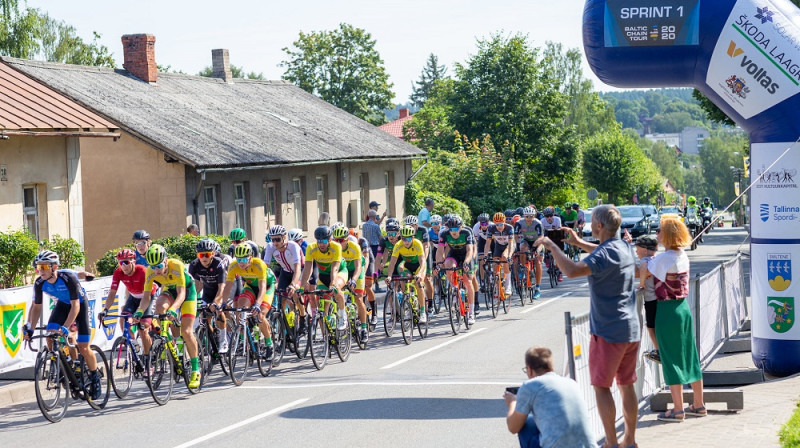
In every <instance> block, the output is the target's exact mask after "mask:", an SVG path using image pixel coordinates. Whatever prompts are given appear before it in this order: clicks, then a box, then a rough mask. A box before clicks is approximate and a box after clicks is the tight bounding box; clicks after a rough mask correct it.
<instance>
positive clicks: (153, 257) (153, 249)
mask: <svg viewBox="0 0 800 448" xmlns="http://www.w3.org/2000/svg"><path fill="white" fill-rule="evenodd" d="M144 259H145V261H147V264H149V265H150V266H155V265H157V264H161V263H163V262H164V260H166V259H167V250H166V249H164V246H162V245H160V244H153V245H152V246H150V249H147V253H146V254H144Z"/></svg>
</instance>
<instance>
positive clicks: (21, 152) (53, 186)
mask: <svg viewBox="0 0 800 448" xmlns="http://www.w3.org/2000/svg"><path fill="white" fill-rule="evenodd" d="M66 142H67V139H66V138H58V137H52V138H51V137H15V136H10V137H9V138H8V140H0V165H5V166H6V173H7V180H5V181H0V231H5V230H7V229H8V228H9V227H12V228H14V229H17V228H19V227H21V226H22V224H23V212H22V187H23V185H29V184H37V192H38V200H39V237H40V238H41V239H48V238H50V237H51V236H52V235H55V234H59V235H61V236H64V237H69V236H71V235H70V223H69V209H68V207H67V197H68V194H69V192H68V185H67V152H66V147H67V145H66Z"/></svg>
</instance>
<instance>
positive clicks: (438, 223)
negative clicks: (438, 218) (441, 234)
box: [431, 222, 442, 227]
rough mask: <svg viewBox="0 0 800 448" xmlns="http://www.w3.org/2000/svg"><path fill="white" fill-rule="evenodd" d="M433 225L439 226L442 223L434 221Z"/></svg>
mask: <svg viewBox="0 0 800 448" xmlns="http://www.w3.org/2000/svg"><path fill="white" fill-rule="evenodd" d="M431 225H432V226H437V227H438V226H440V225H442V223H440V222H432V223H431Z"/></svg>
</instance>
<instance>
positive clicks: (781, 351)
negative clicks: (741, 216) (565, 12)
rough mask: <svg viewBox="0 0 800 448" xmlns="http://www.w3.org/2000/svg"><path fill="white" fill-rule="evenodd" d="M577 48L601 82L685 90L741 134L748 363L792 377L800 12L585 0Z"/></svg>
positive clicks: (799, 193)
mask: <svg viewBox="0 0 800 448" xmlns="http://www.w3.org/2000/svg"><path fill="white" fill-rule="evenodd" d="M583 42H584V49H585V52H586V57H587V58H588V60H589V65H590V66H591V68H592V70H593V71H594V72H595V74H597V76H598V77H599V78H600V79H601V80H602V81H603V82H605V83H607V84H610V85H613V86H617V87H694V88H696V89H698V90H700V91H701V92H703V94H705V95H706V96H707V97H708V98H709V99H711V101H713V102H714V104H716V105H717V106H718V107H719V108H720V109H722V110H723V111H725V113H726V114H728V116H729V117H731V118H732V119H733V120H734V121H735V122H736V123H737V124H738V125H740V126H741V127H742V128H743V129H744V130H745V131H746V132H747V133H748V134H749V136H750V142H751V148H750V160H751V163H750V167H751V178H752V179H757V178H758V181H757V182H756V183H755V184H754V185H753V188H752V189H751V190H750V204H751V210H754V211H758V215H757V216H755V219H753V220H750V223H751V243H750V254H751V259H750V278H751V280H750V281H751V283H750V285H751V288H750V292H751V298H752V313H751V314H752V355H753V362H754V363H755V364H756V366H758V367H761V368H763V369H764V370H765V371H766V372H767V373H769V374H771V375H776V376H785V375H790V374H793V373H796V372H800V325H796V324H795V319H796V316H800V313H796V312H795V308H796V306H797V305H798V302H800V300H797V299H798V298H800V284H799V283H800V281H798V282H793V281H792V270H793V268H794V266H795V265H797V264H800V189H799V187H798V184H800V175H798V167H800V145H798V144H797V141H798V138H800V97H799V96H798V95H797V94H798V93H800V10H798V8H797V7H795V6H794V5H793V4H792V3H790V2H789V1H788V0H738V1H734V0H588V1H587V2H586V6H585V8H584V13H583ZM787 148H789V150H788V151H786V150H787ZM779 158H780V160H779V161H778V162H777V163H775V164H774V166H772V168H771V169H767V168H768V167H770V166H771V165H773V162H775V161H776V160H778V159H779ZM765 171H767V172H766V173H765ZM762 173H763V174H764V175H763V176H761V174H762Z"/></svg>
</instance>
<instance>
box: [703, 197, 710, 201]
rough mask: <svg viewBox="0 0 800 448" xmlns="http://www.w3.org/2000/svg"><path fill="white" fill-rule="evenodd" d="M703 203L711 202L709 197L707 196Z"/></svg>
mask: <svg viewBox="0 0 800 448" xmlns="http://www.w3.org/2000/svg"><path fill="white" fill-rule="evenodd" d="M703 202H711V199H710V198H709V197H708V196H706V197H704V198H703Z"/></svg>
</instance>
